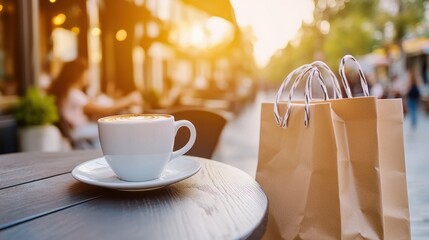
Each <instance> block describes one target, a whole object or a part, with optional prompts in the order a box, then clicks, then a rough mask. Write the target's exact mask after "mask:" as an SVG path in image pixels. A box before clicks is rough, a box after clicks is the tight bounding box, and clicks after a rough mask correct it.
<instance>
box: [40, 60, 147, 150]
mask: <svg viewBox="0 0 429 240" xmlns="http://www.w3.org/2000/svg"><path fill="white" fill-rule="evenodd" d="M87 74H88V70H87V63H86V61H85V60H84V59H77V60H73V61H70V62H66V63H64V65H63V67H62V69H61V71H60V73H59V75H58V77H57V78H56V79H55V80H54V81H53V82H52V84H51V85H50V87H49V89H48V92H49V93H50V94H53V95H54V96H55V97H56V103H57V106H58V109H59V115H60V118H61V120H60V121H64V122H65V123H66V124H67V125H68V126H69V127H70V133H69V134H68V135H70V137H71V138H73V139H89V140H91V142H92V143H93V145H94V146H95V147H97V146H98V129H97V123H96V120H97V118H99V117H102V116H107V115H112V114H117V113H120V112H123V111H126V110H127V108H129V107H131V106H134V105H141V104H142V99H141V96H140V93H139V92H137V91H135V92H132V93H130V94H128V95H126V96H123V97H121V98H117V99H113V98H109V97H107V96H105V95H101V99H102V101H100V98H99V99H97V98H92V97H89V96H88V95H87V94H86V93H85V90H86V88H87V87H88V76H87Z"/></svg>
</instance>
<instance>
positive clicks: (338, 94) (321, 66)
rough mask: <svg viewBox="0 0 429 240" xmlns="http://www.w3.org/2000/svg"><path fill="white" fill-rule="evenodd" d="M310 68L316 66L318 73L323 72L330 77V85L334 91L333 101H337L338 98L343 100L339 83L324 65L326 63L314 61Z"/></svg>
mask: <svg viewBox="0 0 429 240" xmlns="http://www.w3.org/2000/svg"><path fill="white" fill-rule="evenodd" d="M311 65H312V66H316V67H317V68H318V69H319V71H320V70H324V71H325V72H326V73H327V74H328V75H329V77H330V79H331V81H332V85H333V88H334V89H333V90H334V97H333V98H334V99H338V98H343V96H342V93H341V86H340V83H339V81H338V79H337V77H336V76H335V74H334V72H332V70H331V68H329V66H328V65H326V63H324V62H322V61H314V62H313V63H311Z"/></svg>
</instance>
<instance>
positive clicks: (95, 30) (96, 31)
mask: <svg viewBox="0 0 429 240" xmlns="http://www.w3.org/2000/svg"><path fill="white" fill-rule="evenodd" d="M100 34H101V29H100V28H98V27H94V28H92V29H91V35H92V36H100Z"/></svg>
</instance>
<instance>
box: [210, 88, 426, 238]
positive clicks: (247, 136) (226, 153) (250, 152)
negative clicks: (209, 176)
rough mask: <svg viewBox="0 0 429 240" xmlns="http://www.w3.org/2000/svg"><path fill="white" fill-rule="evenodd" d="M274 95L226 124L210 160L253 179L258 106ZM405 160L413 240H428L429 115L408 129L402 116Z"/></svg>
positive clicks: (421, 115) (263, 95)
mask: <svg viewBox="0 0 429 240" xmlns="http://www.w3.org/2000/svg"><path fill="white" fill-rule="evenodd" d="M273 99H274V94H273V93H262V92H261V93H258V95H257V98H256V101H255V102H254V103H251V104H249V105H247V106H246V107H244V109H242V111H241V113H240V114H239V115H238V116H236V117H235V118H234V119H232V120H230V121H229V123H228V124H227V125H226V127H225V129H224V131H223V133H222V135H221V139H220V142H219V145H218V147H217V149H216V151H215V153H214V156H213V159H214V160H217V161H220V162H224V163H227V164H230V165H232V166H235V167H237V168H239V169H242V170H243V171H245V172H246V173H248V174H249V175H251V176H253V177H255V175H256V168H257V159H258V144H259V124H260V122H259V118H260V106H261V102H263V101H270V102H271V101H272V100H273ZM404 140H405V161H406V168H407V169H406V171H407V184H408V197H409V208H410V219H411V235H412V239H414V240H423V239H429V115H428V114H426V113H424V112H420V113H419V116H418V125H417V127H416V128H415V129H413V128H411V126H410V122H409V117H408V116H407V115H406V116H405V117H404Z"/></svg>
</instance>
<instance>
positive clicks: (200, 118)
mask: <svg viewBox="0 0 429 240" xmlns="http://www.w3.org/2000/svg"><path fill="white" fill-rule="evenodd" d="M170 114H171V115H173V116H174V119H175V120H176V121H177V120H189V121H190V122H192V123H193V124H194V126H195V129H196V131H197V138H196V140H195V143H194V145H193V147H192V148H191V149H190V150H189V151H188V152H187V153H186V155H191V156H197V157H203V158H209V159H210V158H211V157H212V156H213V153H214V151H215V149H216V146H217V144H218V141H219V137H220V135H221V133H222V130H223V129H224V127H225V125H226V122H227V120H226V118H225V117H224V115H223V114H222V113H221V112H219V111H212V110H204V109H184V110H178V111H174V112H170ZM188 140H189V130H188V129H186V128H180V129H179V131H178V132H177V135H176V140H175V143H174V150H175V151H176V150H177V149H180V148H181V147H183V146H185V144H186V143H187V142H188Z"/></svg>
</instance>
